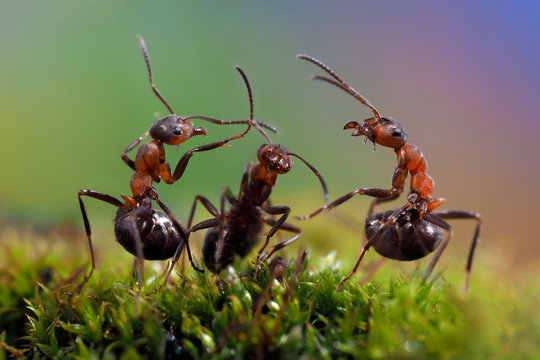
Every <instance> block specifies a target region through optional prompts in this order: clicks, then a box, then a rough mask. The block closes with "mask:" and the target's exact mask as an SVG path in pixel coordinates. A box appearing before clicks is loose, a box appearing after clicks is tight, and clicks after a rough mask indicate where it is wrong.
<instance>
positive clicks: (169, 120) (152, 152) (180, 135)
mask: <svg viewBox="0 0 540 360" xmlns="http://www.w3.org/2000/svg"><path fill="white" fill-rule="evenodd" d="M137 39H138V41H139V44H140V46H141V49H142V52H143V55H144V60H145V61H146V66H147V68H148V75H149V78H150V87H151V88H152V91H153V92H154V93H155V94H156V96H157V97H158V98H159V99H160V100H161V102H162V103H163V104H164V105H165V106H166V107H167V109H168V110H169V111H170V113H171V114H170V115H168V116H165V117H163V118H161V119H157V120H156V121H154V123H153V124H152V126H150V130H149V131H147V132H145V133H144V134H143V135H142V136H140V137H139V138H138V139H136V140H135V141H134V142H133V143H131V144H130V145H129V146H128V147H127V148H126V150H124V152H123V153H122V160H124V162H125V163H126V164H127V165H128V166H129V167H131V168H132V169H133V170H135V174H134V175H133V177H132V178H131V191H132V193H133V196H135V197H145V196H146V195H147V192H148V191H150V190H152V189H153V188H152V184H153V182H159V181H160V180H161V179H163V181H165V182H166V183H167V184H173V183H174V182H176V181H177V180H178V179H180V178H181V177H182V175H183V174H184V171H185V169H186V167H187V164H188V162H189V159H190V158H191V157H192V156H193V154H194V153H195V152H200V151H207V150H212V149H215V148H218V147H222V146H224V145H226V144H227V143H228V142H230V141H232V140H236V139H239V138H241V137H243V136H244V135H245V134H241V135H239V136H234V137H231V138H228V139H226V140H223V141H219V142H214V143H211V144H207V145H203V146H198V147H196V148H193V149H191V150H189V151H188V152H186V153H185V154H184V155H183V156H182V157H181V158H180V161H179V162H178V164H177V165H176V168H175V170H174V172H172V171H171V167H170V165H169V163H168V162H167V160H166V159H165V149H164V147H163V144H167V145H180V144H182V143H184V142H186V141H187V140H189V139H190V138H191V137H192V136H195V135H207V134H208V132H207V131H206V128H204V127H200V128H194V126H193V123H192V122H191V119H201V120H206V121H209V122H211V123H214V124H218V125H230V124H248V125H249V126H251V125H250V124H249V121H248V120H236V121H223V120H219V119H214V118H211V117H207V116H201V115H193V116H187V117H184V116H178V115H176V114H174V111H173V110H172V108H171V106H170V105H169V104H168V103H167V101H166V100H165V98H164V97H163V95H162V94H161V93H160V92H159V90H158V89H157V87H156V85H155V84H154V78H153V75H152V67H151V65H150V58H149V56H148V50H147V48H146V45H145V43H144V40H143V38H142V37H140V36H138V37H137ZM239 71H240V70H239ZM261 126H264V127H266V128H268V129H269V130H271V131H273V132H275V133H277V130H276V128H274V127H273V126H271V125H268V124H264V123H262V124H261ZM148 135H150V136H151V137H152V139H153V140H152V141H150V142H147V143H145V144H143V145H141V147H139V149H138V151H137V155H136V157H135V160H131V159H130V158H129V157H128V156H127V153H128V152H129V151H131V150H133V149H134V148H135V147H137V146H138V145H139V144H140V143H141V141H143V140H144V139H145V138H146V137H147V136H148ZM152 191H154V190H152Z"/></svg>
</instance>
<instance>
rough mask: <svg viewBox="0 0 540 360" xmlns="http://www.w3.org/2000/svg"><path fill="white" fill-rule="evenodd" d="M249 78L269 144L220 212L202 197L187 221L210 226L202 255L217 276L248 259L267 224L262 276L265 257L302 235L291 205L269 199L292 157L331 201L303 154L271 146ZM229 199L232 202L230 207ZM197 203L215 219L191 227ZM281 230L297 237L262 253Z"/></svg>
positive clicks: (223, 198)
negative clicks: (236, 261)
mask: <svg viewBox="0 0 540 360" xmlns="http://www.w3.org/2000/svg"><path fill="white" fill-rule="evenodd" d="M244 81H245V82H246V87H247V88H248V93H249V100H250V106H251V110H250V121H252V122H253V126H254V127H255V128H256V129H257V131H258V132H259V133H260V134H261V135H262V136H263V137H264V138H265V139H266V141H267V143H266V144H263V145H262V146H261V147H260V148H259V150H258V151H257V158H258V162H257V163H256V164H255V165H254V166H252V163H251V162H249V163H248V164H247V165H246V167H245V169H244V173H243V175H242V180H241V183H240V190H239V192H238V196H235V195H234V194H233V192H232V191H231V189H230V188H229V187H228V186H226V187H225V188H224V189H223V192H222V195H221V208H220V210H218V209H217V208H216V207H215V206H214V205H213V204H212V203H211V202H210V201H209V200H208V199H207V198H206V197H204V196H202V195H197V196H195V199H194V202H193V206H192V208H191V212H190V215H189V220H188V228H189V233H192V232H195V231H198V230H202V229H208V231H207V232H206V235H205V239H204V245H203V249H202V253H203V259H204V262H205V264H206V266H207V268H208V269H210V271H211V272H213V273H216V274H217V273H219V272H220V271H221V270H222V269H223V268H225V267H226V266H228V265H230V264H231V263H232V262H233V260H234V257H235V255H238V256H241V257H244V256H246V255H247V254H248V253H249V252H250V251H251V249H252V248H253V246H254V245H255V244H256V242H257V240H258V238H259V236H260V235H261V232H262V228H263V225H264V224H267V225H270V226H271V229H270V230H269V231H268V232H267V233H266V234H265V241H264V243H263V245H262V246H261V247H260V249H259V251H258V253H257V259H256V269H257V274H258V271H259V270H260V267H261V263H262V262H263V261H265V260H266V259H268V258H270V256H272V254H274V253H275V252H276V251H278V250H280V249H282V248H283V247H285V246H287V245H289V244H291V243H292V242H294V241H295V240H296V239H298V238H299V237H300V235H301V234H302V229H300V228H299V227H297V226H294V225H292V224H290V223H287V222H286V220H287V218H288V216H289V214H290V211H291V209H290V207H289V206H273V205H272V204H271V203H270V201H269V197H270V194H271V193H272V189H273V188H274V186H275V185H276V182H277V178H278V175H281V174H285V173H287V172H289V171H290V169H291V167H292V166H293V159H292V157H293V156H294V157H296V158H298V159H300V160H301V161H302V162H303V163H304V164H305V165H306V166H307V167H309V168H310V170H311V171H312V172H313V173H314V174H315V175H316V176H317V177H318V178H319V181H320V183H321V186H322V188H323V192H324V197H325V200H328V190H327V187H326V183H325V182H324V179H323V178H322V176H321V175H320V174H319V172H318V171H317V169H315V167H313V166H312V165H311V164H310V163H309V162H307V161H306V160H304V159H303V158H302V157H301V156H299V155H297V154H294V153H292V152H290V151H289V150H288V149H287V148H286V147H285V146H283V145H274V144H272V141H271V140H270V138H269V137H268V135H267V134H266V132H265V131H264V130H263V129H262V128H261V127H260V126H259V125H258V123H257V122H256V121H255V120H253V98H252V93H251V87H250V85H249V82H248V80H247V78H246V77H244ZM225 201H228V202H229V203H230V204H231V207H230V209H229V210H228V211H225ZM197 202H201V204H202V205H203V206H204V207H205V208H206V209H207V210H208V212H210V214H212V215H213V216H214V218H211V219H208V220H205V221H202V222H200V223H198V224H196V225H194V226H191V224H192V221H193V217H194V214H195V210H196V207H197ZM265 214H268V215H280V218H279V219H277V220H275V219H273V218H271V217H267V216H265ZM280 229H282V230H286V231H290V232H293V233H294V235H293V236H292V237H290V238H289V239H287V240H284V241H281V242H279V243H278V244H277V245H275V246H274V247H273V249H272V250H271V251H270V252H269V253H268V254H267V255H264V256H263V252H264V250H265V249H266V247H267V246H268V243H269V242H270V239H271V238H272V236H273V235H274V234H275V233H276V232H277V231H278V230H280Z"/></svg>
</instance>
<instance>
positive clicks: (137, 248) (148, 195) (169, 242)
mask: <svg viewBox="0 0 540 360" xmlns="http://www.w3.org/2000/svg"><path fill="white" fill-rule="evenodd" d="M236 69H237V71H238V72H239V73H240V74H241V75H242V76H243V77H245V75H244V73H243V71H242V69H240V68H239V67H237V68H236ZM247 125H248V126H247V128H246V130H244V132H242V133H241V134H239V135H236V136H234V137H231V138H228V139H226V140H224V141H223V142H221V143H226V142H228V141H230V140H233V139H237V138H241V137H244V136H245V135H246V134H247V133H248V132H249V130H250V129H251V126H252V122H251V121H247ZM133 182H134V181H133V179H132V182H131V184H132V189H133ZM137 189H139V187H136V190H137ZM83 196H88V197H91V198H94V199H98V200H101V201H104V202H106V203H108V204H111V205H113V206H116V207H117V208H118V210H117V212H116V216H115V218H114V224H115V236H116V239H117V241H118V242H119V243H120V244H121V245H122V246H123V247H124V248H125V249H126V250H127V251H128V252H129V253H131V254H133V255H135V256H136V257H137V259H138V263H139V272H140V274H141V276H142V259H146V260H166V259H170V258H173V259H172V261H171V265H170V267H169V269H168V270H166V276H165V281H164V282H163V284H162V285H161V286H160V287H159V288H158V289H156V290H155V291H157V290H159V289H160V288H161V287H162V286H163V285H164V284H165V283H166V281H167V279H168V277H169V275H170V273H171V271H172V269H173V268H174V265H175V264H176V262H177V261H178V259H179V257H180V255H181V253H182V251H183V248H184V246H185V247H186V251H187V253H188V258H189V260H190V262H191V265H192V266H193V268H194V269H195V270H197V271H202V270H200V269H198V268H197V267H196V266H195V264H194V263H193V260H192V256H191V250H190V248H189V242H188V236H187V231H186V230H185V229H184V228H183V226H182V225H181V224H180V223H179V222H178V221H177V220H176V219H175V217H174V215H173V214H172V212H171V211H170V209H169V208H168V206H167V205H166V204H164V203H163V202H162V201H161V200H160V199H159V197H158V193H157V191H156V190H155V188H154V187H153V186H152V183H151V182H150V183H148V184H146V189H145V191H133V195H132V196H131V197H129V196H122V198H123V200H124V201H123V202H122V201H121V200H119V199H117V198H115V197H113V196H110V195H107V194H104V193H101V192H97V191H94V190H86V189H83V190H79V193H78V198H79V205H80V208H81V214H82V217H83V221H84V226H85V230H86V236H87V239H88V244H89V248H90V254H91V260H92V268H91V270H90V272H89V273H88V274H87V275H86V276H85V278H84V280H83V281H82V282H81V284H80V285H79V287H78V289H79V291H80V289H82V287H83V286H84V284H85V283H86V282H87V281H88V280H89V279H90V277H91V276H92V273H93V271H94V269H95V259H94V251H93V246H92V231H91V228H90V222H89V220H88V216H87V212H86V209H85V206H84V202H83V200H82V197H83ZM152 201H155V202H156V203H157V204H158V205H159V206H160V207H161V209H162V210H163V211H160V210H156V209H153V208H152ZM139 292H140V282H139Z"/></svg>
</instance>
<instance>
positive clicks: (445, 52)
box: [0, 0, 540, 250]
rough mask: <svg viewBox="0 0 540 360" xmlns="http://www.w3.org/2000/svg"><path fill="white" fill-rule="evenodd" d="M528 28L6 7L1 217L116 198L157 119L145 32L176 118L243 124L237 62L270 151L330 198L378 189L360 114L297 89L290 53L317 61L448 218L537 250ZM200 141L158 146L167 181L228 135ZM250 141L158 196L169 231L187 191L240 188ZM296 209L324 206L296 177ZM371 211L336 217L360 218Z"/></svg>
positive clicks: (295, 8) (533, 17)
mask: <svg viewBox="0 0 540 360" xmlns="http://www.w3.org/2000/svg"><path fill="white" fill-rule="evenodd" d="M539 15H540V5H539V4H538V3H537V2H532V1H526V2H519V3H509V2H503V1H490V2H487V1H483V2H482V1H480V2H451V1H446V2H437V3H429V2H415V3H414V4H411V3H409V2H407V3H406V2H401V1H387V2H362V3H360V2H357V1H352V0H351V1H338V2H327V1H307V0H303V1H295V2H288V1H272V2H267V1H251V2H246V1H228V2H227V4H226V5H225V4H222V3H219V2H211V1H167V2H160V3H149V2H143V1H131V2H127V1H103V0H102V1H94V2H85V3H83V2H66V1H57V0H52V1H47V2H41V1H3V2H2V3H0V40H1V44H2V51H1V57H0V79H2V80H1V83H0V121H1V124H2V131H1V133H0V146H1V150H2V154H3V157H2V160H3V161H2V163H3V170H2V176H1V177H0V209H1V212H2V213H4V214H8V215H9V216H10V217H14V218H17V219H19V221H20V222H22V223H27V222H28V223H32V222H51V223H62V222H76V223H77V224H79V223H80V214H79V209H78V205H77V202H76V193H77V190H78V189H81V188H89V189H95V190H99V191H103V192H106V193H109V194H111V195H114V196H119V195H120V194H126V195H128V194H129V186H128V183H129V178H130V176H131V170H130V169H129V168H128V167H127V166H126V165H125V164H123V163H122V162H121V160H120V154H121V152H122V151H123V150H124V149H125V147H127V145H129V143H131V141H133V140H134V139H135V138H136V137H138V136H139V135H141V134H142V133H143V132H144V131H146V130H147V128H148V127H149V125H150V124H151V122H152V121H153V120H154V118H155V116H156V113H159V114H161V115H164V114H166V113H167V109H166V108H165V107H164V106H163V105H162V104H161V103H160V102H159V101H158V100H157V99H156V97H155V96H154V95H153V94H152V92H151V91H150V88H149V86H148V78H147V73H146V69H145V66H144V62H143V58H142V55H141V53H140V49H139V47H138V44H137V42H136V39H135V36H136V35H137V34H140V35H142V36H143V37H144V38H145V40H146V43H147V45H148V48H149V52H150V58H151V61H152V64H153V68H154V76H155V81H156V83H157V85H158V87H159V89H160V90H161V91H162V92H163V93H164V95H165V97H166V98H167V99H168V101H169V102H170V103H171V105H172V107H173V109H174V110H175V111H176V112H177V113H179V114H184V115H189V114H204V115H209V116H215V117H220V118H223V119H238V118H245V117H246V116H247V114H248V102H247V96H246V92H245V89H244V86H243V83H242V81H241V79H240V77H239V76H238V74H237V73H236V71H235V70H234V68H233V66H234V65H239V66H241V67H242V68H243V69H244V70H245V71H246V73H247V75H248V77H249V79H250V81H251V83H252V87H253V91H254V100H255V116H256V118H257V119H258V120H261V121H266V122H270V123H272V124H275V125H276V126H278V127H279V129H280V130H281V134H280V135H279V136H273V139H274V141H275V142H279V143H283V144H285V145H287V146H288V147H289V148H290V149H291V151H294V152H296V153H299V154H301V155H302V156H304V157H305V158H306V159H308V160H309V161H311V162H312V163H313V164H314V165H315V166H316V167H317V168H318V169H319V170H320V171H321V172H322V173H323V175H324V176H325V178H326V180H327V182H328V184H329V186H330V191H331V195H332V198H335V197H336V196H338V195H341V194H343V193H345V192H347V191H350V190H352V189H353V188H355V187H358V186H383V187H386V186H389V184H390V180H391V174H392V172H393V168H394V166H395V155H394V154H393V153H392V151H391V150H389V149H383V148H378V149H377V151H376V152H375V153H374V152H373V151H372V148H371V145H369V144H367V145H364V144H363V143H362V142H361V141H360V139H358V138H351V137H350V136H349V134H348V133H346V132H343V131H342V130H341V129H342V127H343V124H344V123H346V122H347V121H350V120H353V119H356V120H362V119H364V118H366V117H369V116H370V112H369V111H368V109H367V108H365V107H363V106H362V105H360V104H358V103H356V102H355V101H354V100H353V99H352V98H350V97H349V96H347V95H346V94H345V93H341V92H339V90H337V89H335V88H333V87H331V86H328V85H326V84H322V83H317V82H314V81H311V80H309V76H310V75H311V74H314V73H320V72H319V71H318V69H316V68H315V67H314V66H312V65H311V64H308V63H305V62H302V61H300V60H296V59H295V57H294V56H295V55H296V54H298V53H307V54H310V55H313V56H315V57H318V58H319V59H321V60H322V61H324V62H325V63H327V64H328V65H330V66H331V67H332V68H333V69H334V70H335V71H336V72H338V74H340V76H342V77H343V78H344V79H345V80H346V81H347V82H348V83H349V84H350V85H352V86H353V87H355V88H356V89H357V90H358V91H360V92H361V93H362V94H364V95H365V96H366V97H367V98H369V99H370V100H371V102H372V103H373V104H374V105H375V106H376V107H378V108H379V110H380V111H381V112H382V113H383V114H389V115H392V116H393V117H395V118H398V119H399V120H400V121H401V122H403V123H404V124H405V126H406V127H407V131H408V133H409V141H410V142H412V143H415V144H417V145H419V146H420V147H421V148H422V149H423V151H424V152H425V154H426V157H427V159H428V161H429V169H428V170H429V173H430V174H431V175H432V176H433V177H434V178H435V179H436V181H437V185H436V190H435V196H443V197H446V198H447V199H448V203H447V205H446V207H447V208H456V209H471V210H476V211H479V212H482V213H483V214H484V217H485V218H486V225H485V233H484V234H485V235H484V237H485V238H490V239H494V240H495V241H499V242H506V243H512V242H514V239H520V240H519V241H520V242H521V241H525V240H521V239H531V240H530V241H531V246H533V248H534V249H535V250H538V249H539V245H536V244H535V242H534V241H533V239H532V238H531V237H530V236H529V234H530V232H531V230H530V229H531V228H532V226H531V223H533V220H532V219H533V215H534V211H535V210H534V209H535V208H536V204H538V202H539V201H540V196H539V191H538V190H537V186H536V179H538V177H539V176H540V171H539V166H538V159H539V155H540V145H539V144H540V142H539V141H538V136H539V135H540V131H539V129H540V122H539V121H538V119H537V116H538V114H539V113H540V106H539V102H538V100H537V97H538V94H539V93H540V75H539V67H538V64H540V46H539V45H540V44H539V38H540V36H539V34H540V23H539V22H538V18H539ZM201 125H202V123H201ZM204 125H206V124H204ZM207 128H208V130H209V133H210V136H209V138H208V139H204V138H203V137H200V138H194V139H192V140H191V141H190V143H189V144H185V145H183V146H182V147H181V150H180V152H178V151H176V149H174V148H172V149H168V158H169V161H170V162H171V163H172V164H173V166H174V164H175V163H176V161H177V160H178V159H179V158H180V156H181V154H182V153H183V151H185V150H187V149H188V148H191V147H193V146H196V145H199V144H203V143H207V142H210V141H215V140H217V139H221V138H224V137H226V136H230V135H232V134H236V133H238V132H239V131H241V129H240V128H233V127H228V128H221V127H217V126H213V125H211V124H208V125H207ZM262 142H263V139H262V137H260V136H259V135H257V134H255V133H253V134H250V135H249V138H246V139H244V140H241V141H238V142H237V143H234V144H233V145H232V146H231V147H230V148H224V149H218V150H215V151H212V152H211V153H205V154H197V155H196V156H195V157H194V158H193V160H192V162H191V164H190V166H189V167H188V171H187V172H186V175H185V176H184V177H183V178H182V179H181V180H180V181H179V182H178V183H177V184H175V185H174V186H165V185H164V184H158V190H159V191H160V194H161V197H162V199H164V201H166V202H168V203H169V204H171V206H172V208H173V209H174V211H175V212H176V213H178V214H179V217H180V218H185V216H186V214H187V211H188V208H189V206H190V203H191V201H192V199H193V196H194V195H195V194H197V193H204V194H205V195H207V196H208V197H210V198H212V199H214V200H216V201H217V198H218V195H219V193H220V191H221V188H222V187H223V186H224V185H226V184H229V185H231V186H232V187H233V188H234V189H236V188H237V186H238V183H239V180H240V176H241V173H242V170H243V167H244V165H245V163H246V162H247V161H250V160H255V152H256V150H257V148H258V146H259V145H260V144H261V143H262ZM292 195H294V196H297V197H298V199H301V200H302V201H306V202H308V205H305V208H304V209H303V210H308V209H310V208H313V207H315V206H318V205H319V204H320V203H321V202H322V196H321V194H320V189H319V185H318V183H317V181H316V179H315V178H314V177H313V176H312V174H311V173H310V172H309V170H307V169H305V168H304V169H303V166H302V165H301V164H300V163H299V162H298V163H297V165H296V167H295V169H294V170H293V172H291V173H290V174H289V175H287V176H286V177H283V178H282V179H280V184H279V185H278V187H277V188H276V191H275V199H276V200H275V202H276V203H286V202H287V201H290V198H291V196H292ZM366 203H367V200H366V201H357V202H352V203H351V204H348V205H343V211H344V212H348V211H349V212H353V211H358V209H360V210H359V212H360V213H361V214H363V213H364V211H365V208H364V206H365V204H366ZM90 206H95V207H94V209H95V210H92V212H93V213H96V215H93V214H92V216H103V218H107V219H109V218H112V214H113V211H112V210H107V209H108V207H107V205H104V206H101V205H90ZM516 213H519V215H516ZM355 216H356V215H355ZM356 217H358V216H356ZM320 221H324V220H323V219H322V218H321V219H320ZM467 229H468V228H467ZM467 231H469V230H467ZM467 237H468V235H467ZM467 241H468V240H467Z"/></svg>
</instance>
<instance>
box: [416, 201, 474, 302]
mask: <svg viewBox="0 0 540 360" xmlns="http://www.w3.org/2000/svg"><path fill="white" fill-rule="evenodd" d="M431 215H434V216H438V217H440V218H443V219H449V220H451V219H473V220H476V222H477V224H476V229H475V231H474V235H473V239H472V242H471V248H470V250H469V256H468V258H467V265H466V267H465V271H466V272H467V275H466V280H465V291H469V280H470V277H471V271H472V264H473V259H474V253H475V250H476V246H477V245H478V242H479V240H480V230H481V228H482V216H481V215H480V214H479V213H476V212H472V211H465V210H441V211H434V212H432V213H431ZM430 218H431V217H426V215H424V219H425V220H427V221H430V220H429V219H430ZM445 223H446V222H445ZM437 225H438V224H437ZM430 267H431V265H430Z"/></svg>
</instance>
